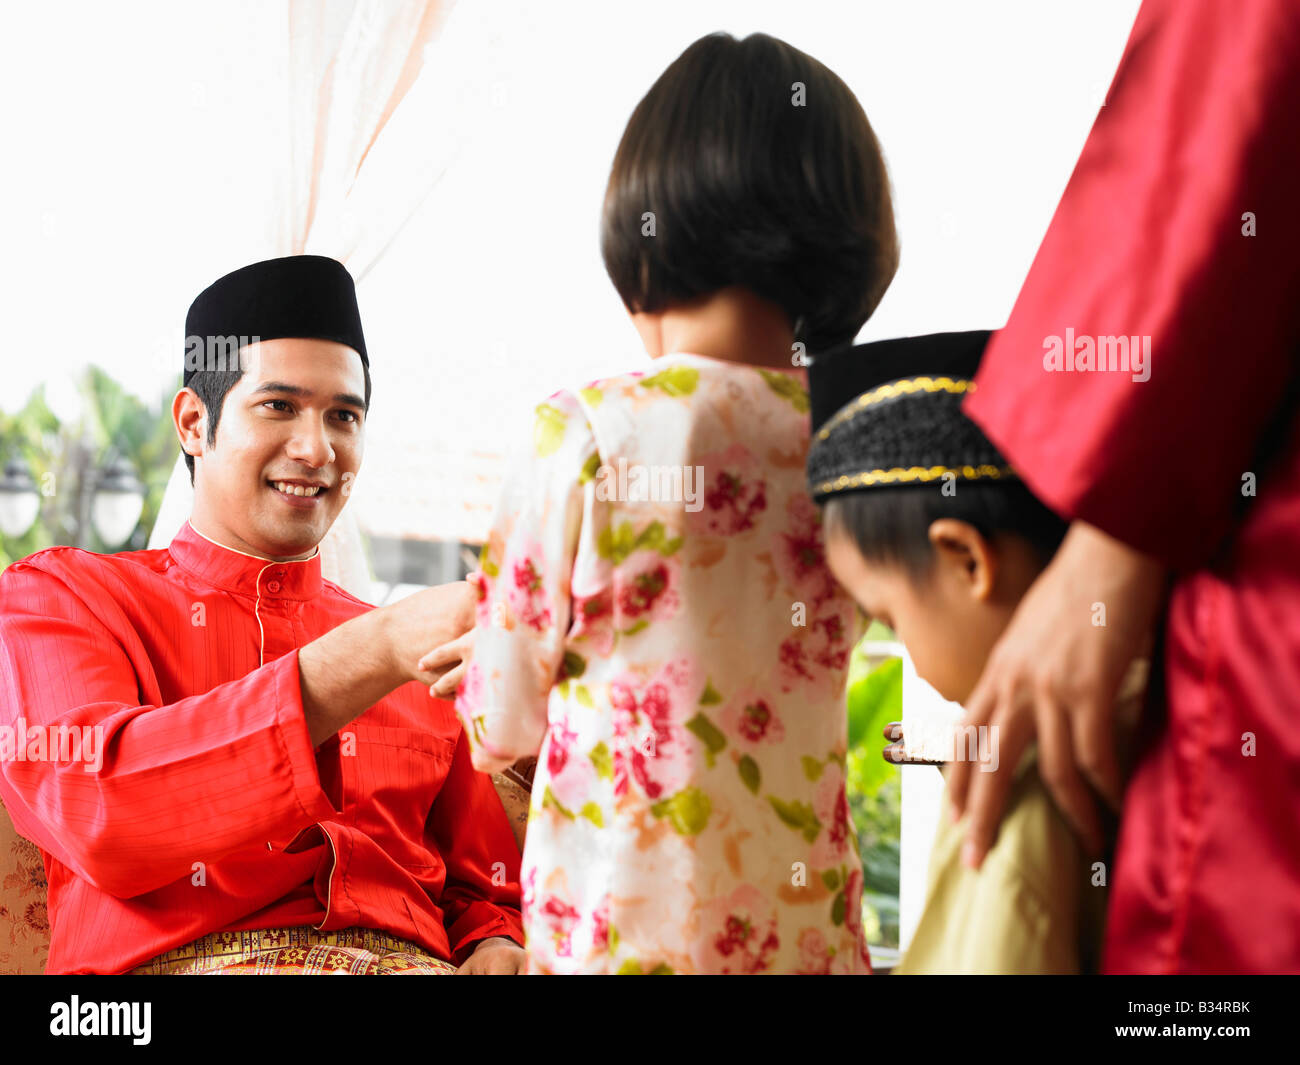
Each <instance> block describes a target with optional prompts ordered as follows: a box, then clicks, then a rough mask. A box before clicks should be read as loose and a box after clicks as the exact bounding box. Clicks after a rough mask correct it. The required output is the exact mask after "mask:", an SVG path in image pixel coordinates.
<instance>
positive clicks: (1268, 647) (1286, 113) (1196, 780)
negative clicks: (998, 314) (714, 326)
mask: <svg viewBox="0 0 1300 1065" xmlns="http://www.w3.org/2000/svg"><path fill="white" fill-rule="evenodd" d="M1297 190H1300V5H1297V4H1295V3H1294V2H1292V0H1276V2H1260V0H1249V2H1243V3H1236V4H1225V3H1208V2H1207V3H1200V2H1183V0H1179V2H1176V3H1175V2H1163V3H1151V2H1148V3H1146V4H1144V5H1143V7H1142V9H1141V11H1140V12H1139V14H1138V17H1137V20H1136V22H1135V24H1134V27H1133V31H1132V35H1131V36H1130V39H1129V42H1128V46H1127V48H1126V50H1125V53H1124V57H1123V59H1122V61H1121V63H1120V67H1119V70H1118V72H1117V74H1116V76H1115V81H1114V83H1113V85H1112V87H1111V91H1110V95H1109V98H1108V100H1107V102H1106V105H1105V106H1104V107H1103V108H1102V110H1101V112H1100V114H1099V115H1098V117H1097V121H1096V124H1095V125H1094V127H1093V130H1092V133H1091V135H1090V136H1089V138H1088V142H1087V144H1086V145H1085V147H1084V150H1083V153H1082V155H1081V157H1080V159H1079V162H1078V165H1077V166H1076V168H1075V172H1074V175H1073V177H1072V178H1071V180H1070V184H1069V186H1068V188H1067V189H1066V192H1065V195H1064V197H1063V199H1062V201H1061V203H1060V205H1059V207H1058V208H1057V211H1056V215H1055V217H1054V218H1053V220H1052V225H1051V228H1050V229H1049V231H1048V234H1047V236H1046V238H1045V239H1044V241H1043V245H1042V247H1041V248H1040V250H1039V253H1038V256H1037V258H1036V259H1035V261H1034V265H1033V268H1032V270H1031V271H1030V274H1029V277H1028V280H1027V281H1026V283H1025V286H1024V288H1023V290H1022V291H1021V293H1020V297H1019V300H1018V302H1017V303H1016V307H1015V310H1014V312H1013V313H1012V316H1011V320H1010V321H1009V322H1008V324H1007V327H1006V329H1004V330H1003V331H1002V332H1001V333H1000V334H998V335H997V336H995V337H994V339H993V342H992V343H991V345H990V347H989V349H988V352H987V354H986V356H985V358H984V362H983V364H982V367H981V371H980V373H979V375H978V377H977V378H976V381H977V384H978V391H977V392H976V393H975V394H974V395H973V396H972V397H971V398H970V399H969V400H968V401H967V403H966V410H967V412H968V413H969V414H970V415H971V417H972V418H974V419H975V421H977V422H978V423H979V424H980V426H981V427H982V428H983V429H984V430H985V431H986V432H987V434H988V435H989V437H991V438H992V440H993V441H994V442H995V443H996V444H997V446H998V447H999V448H1000V449H1001V450H1002V452H1003V453H1004V454H1005V455H1006V456H1007V458H1008V460H1009V461H1010V462H1011V463H1012V465H1014V466H1015V467H1016V468H1017V469H1018V471H1019V472H1020V473H1021V475H1022V476H1023V477H1024V479H1025V481H1026V482H1027V483H1028V484H1029V486H1030V487H1031V488H1032V489H1033V490H1034V491H1035V492H1036V493H1037V494H1038V496H1039V497H1040V498H1041V499H1043V500H1044V502H1046V503H1047V504H1048V505H1049V506H1051V507H1052V508H1053V509H1055V510H1057V511H1058V512H1059V513H1061V514H1062V515H1064V516H1065V517H1068V518H1071V519H1081V520H1083V521H1086V522H1089V523H1091V524H1093V525H1095V526H1097V527H1099V528H1101V529H1102V530H1104V531H1105V532H1107V533H1109V534H1110V535H1112V536H1114V537H1116V538H1118V539H1120V540H1122V541H1124V542H1126V543H1128V544H1131V545H1133V546H1134V547H1137V548H1139V549H1141V550H1142V551H1144V552H1147V553H1149V554H1151V555H1154V556H1156V557H1157V558H1160V559H1162V560H1163V561H1165V562H1166V563H1168V564H1169V566H1170V567H1171V568H1172V569H1173V570H1174V571H1175V572H1176V573H1177V574H1178V579H1177V581H1176V583H1175V585H1174V587H1173V591H1172V598H1171V601H1170V604H1169V612H1168V616H1167V619H1166V621H1165V627H1164V632H1163V638H1164V642H1163V677H1162V678H1161V680H1162V685H1163V694H1162V695H1160V694H1159V693H1160V689H1161V686H1162V685H1161V684H1157V685H1156V687H1155V691H1156V693H1157V703H1158V705H1156V706H1152V707H1151V710H1153V711H1157V713H1158V712H1159V711H1160V710H1161V709H1162V708H1163V712H1164V714H1165V716H1166V720H1165V722H1164V725H1163V730H1162V731H1161V733H1160V735H1159V738H1158V739H1157V740H1156V741H1155V742H1154V744H1153V745H1152V746H1151V747H1150V748H1149V749H1148V750H1147V751H1146V752H1145V754H1144V756H1143V757H1142V759H1141V760H1140V762H1139V764H1138V767H1137V769H1136V772H1135V775H1134V777H1133V779H1132V781H1131V784H1130V786H1129V789H1128V792H1127V794H1126V797H1125V803H1124V815H1123V822H1122V825H1121V830H1120V839H1119V847H1118V852H1117V855H1116V864H1115V871H1114V877H1113V880H1112V888H1113V890H1112V897H1111V907H1110V913H1109V921H1108V928H1107V941H1106V953H1105V967H1106V968H1107V970H1108V971H1112V972H1175V971H1177V972H1206V971H1218V972H1237V971H1289V972H1295V971H1300V419H1297V417H1296V414H1295V411H1296V406H1295V392H1294V389H1295V387H1296V385H1297V365H1298V364H1297V353H1298V351H1300V254H1297V249H1298V248H1300V206H1297V202H1296V196H1297ZM1067 330H1068V331H1069V333H1068V334H1067ZM1067 335H1068V336H1069V338H1070V343H1069V345H1068V346H1067V345H1066V344H1065V343H1064V340H1063V338H1066V337H1067ZM1111 337H1126V338H1128V345H1129V347H1130V349H1131V348H1132V346H1133V343H1134V338H1137V340H1138V342H1139V343H1140V344H1143V345H1144V344H1145V340H1143V339H1142V338H1145V337H1149V338H1150V344H1151V358H1150V360H1149V363H1148V364H1147V365H1146V366H1145V367H1143V366H1141V365H1134V364H1133V362H1132V358H1131V350H1130V352H1129V355H1130V359H1129V366H1128V367H1127V368H1125V367H1123V366H1117V367H1116V368H1114V369H1112V368H1111V366H1112V365H1113V364H1114V363H1115V362H1117V361H1119V360H1116V359H1115V358H1114V356H1115V353H1116V350H1117V347H1116V345H1115V344H1114V343H1112V342H1110V341H1107V342H1106V343H1105V345H1104V346H1105V348H1106V349H1107V357H1106V359H1105V362H1104V365H1105V366H1106V368H1105V369H1099V368H1097V363H1098V361H1099V359H1100V352H1101V350H1102V346H1103V345H1102V342H1101V341H1100V340H1099V339H1098V338H1111ZM1085 338H1086V339H1085ZM1090 345H1091V346H1092V347H1093V349H1094V350H1093V353H1092V354H1091V356H1090V355H1089V352H1088V347H1089V346H1090ZM1063 348H1064V350H1062V349H1063ZM1071 349H1072V350H1071ZM1049 367H1051V368H1049ZM1148 372H1149V376H1147V377H1146V379H1145V380H1144V379H1142V378H1143V377H1144V375H1146V374H1147V373H1148Z"/></svg>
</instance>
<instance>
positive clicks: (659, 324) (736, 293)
mask: <svg viewBox="0 0 1300 1065" xmlns="http://www.w3.org/2000/svg"><path fill="white" fill-rule="evenodd" d="M638 317H639V318H640V319H641V321H639V322H638V329H639V330H640V331H641V336H642V339H643V340H644V341H645V345H646V351H647V352H649V354H650V357H651V358H660V357H662V356H664V355H672V354H675V353H677V352H685V353H687V354H690V355H703V356H706V357H707V358H710V359H721V360H722V361H724V362H737V363H743V364H745V365H748V366H768V367H772V368H773V369H783V370H792V369H794V368H795V367H796V366H797V365H798V363H796V362H795V360H794V356H795V347H794V333H793V331H792V330H791V327H790V320H789V318H787V317H786V314H785V312H784V311H782V310H781V308H780V307H777V306H776V305H775V304H772V303H769V302H767V301H766V300H763V299H760V298H759V297H758V296H755V295H754V294H753V293H752V292H750V291H748V290H747V289H742V288H725V289H720V290H719V291H717V292H714V293H711V294H710V295H708V296H704V297H701V298H700V299H697V300H693V301H692V302H690V303H685V304H679V305H678V306H676V307H673V308H671V309H670V310H666V311H664V312H662V313H661V314H656V315H641V316H638Z"/></svg>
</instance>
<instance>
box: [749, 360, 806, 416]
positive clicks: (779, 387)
mask: <svg viewBox="0 0 1300 1065" xmlns="http://www.w3.org/2000/svg"><path fill="white" fill-rule="evenodd" d="M758 372H759V373H760V374H762V375H763V380H764V381H766V382H767V387H768V388H770V389H771V390H772V391H773V392H775V393H776V394H777V395H778V396H780V397H781V398H782V399H783V400H785V401H786V402H787V403H789V404H790V405H791V406H792V407H794V409H795V410H797V411H798V412H799V413H800V414H807V413H808V411H809V410H810V409H811V405H810V404H809V402H808V393H807V391H806V390H805V389H804V387H803V385H802V384H800V383H799V380H798V378H795V377H788V376H786V375H785V374H781V373H775V372H773V371H772V370H759V371H758Z"/></svg>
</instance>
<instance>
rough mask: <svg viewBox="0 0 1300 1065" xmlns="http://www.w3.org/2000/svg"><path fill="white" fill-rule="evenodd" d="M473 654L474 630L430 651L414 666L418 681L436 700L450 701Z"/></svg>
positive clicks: (463, 676) (462, 678)
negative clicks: (423, 683) (428, 686)
mask: <svg viewBox="0 0 1300 1065" xmlns="http://www.w3.org/2000/svg"><path fill="white" fill-rule="evenodd" d="M473 654H474V630H473V629H470V630H469V632H467V633H465V635H464V636H461V637H460V638H459V639H456V640H452V641H451V643H445V644H443V645H442V646H441V647H437V648H435V649H434V650H432V651H430V652H429V653H428V654H427V655H425V656H424V657H423V658H421V659H420V661H419V663H418V664H417V666H416V670H417V671H418V672H419V675H420V678H419V679H420V680H421V681H423V682H425V683H426V684H429V685H430V688H429V694H430V695H432V696H434V697H435V698H438V699H450V698H452V697H454V696H455V694H456V689H457V688H458V687H460V682H461V681H462V680H464V678H465V670H466V669H468V668H469V661H470V658H471V657H473Z"/></svg>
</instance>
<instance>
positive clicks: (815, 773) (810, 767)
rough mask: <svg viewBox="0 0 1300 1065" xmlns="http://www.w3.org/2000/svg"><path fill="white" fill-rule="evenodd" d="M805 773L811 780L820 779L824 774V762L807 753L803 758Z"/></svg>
mask: <svg viewBox="0 0 1300 1065" xmlns="http://www.w3.org/2000/svg"><path fill="white" fill-rule="evenodd" d="M800 760H801V761H802V762H803V775H804V776H806V777H807V778H808V779H809V780H819V779H820V778H821V775H822V769H823V764H822V763H821V762H819V761H818V760H817V759H816V758H814V757H813V756H812V755H810V754H805V755H804V756H803V758H802V759H800Z"/></svg>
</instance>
